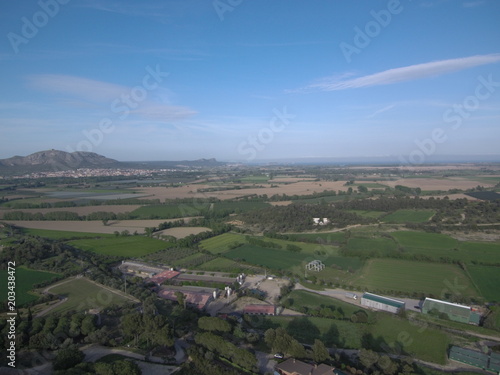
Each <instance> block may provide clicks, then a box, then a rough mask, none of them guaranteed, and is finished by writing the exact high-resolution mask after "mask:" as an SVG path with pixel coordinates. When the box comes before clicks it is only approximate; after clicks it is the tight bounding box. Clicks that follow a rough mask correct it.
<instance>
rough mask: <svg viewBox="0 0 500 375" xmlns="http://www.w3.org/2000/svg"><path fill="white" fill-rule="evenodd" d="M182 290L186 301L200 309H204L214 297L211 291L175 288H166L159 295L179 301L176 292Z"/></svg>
mask: <svg viewBox="0 0 500 375" xmlns="http://www.w3.org/2000/svg"><path fill="white" fill-rule="evenodd" d="M179 291H180V292H181V293H182V294H184V296H185V297H186V302H187V303H188V304H190V305H195V306H196V307H197V308H199V309H200V310H201V309H203V308H204V307H205V306H206V305H207V303H208V301H209V300H210V298H212V294H210V293H203V292H201V293H196V292H186V291H182V290H173V289H164V290H161V291H159V292H158V296H159V297H161V298H165V299H168V300H171V301H177V296H176V295H175V292H179Z"/></svg>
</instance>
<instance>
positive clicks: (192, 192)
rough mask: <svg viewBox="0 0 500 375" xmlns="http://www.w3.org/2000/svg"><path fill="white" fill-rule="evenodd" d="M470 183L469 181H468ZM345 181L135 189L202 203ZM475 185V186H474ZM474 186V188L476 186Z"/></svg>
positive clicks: (309, 190) (304, 191)
mask: <svg viewBox="0 0 500 375" xmlns="http://www.w3.org/2000/svg"><path fill="white" fill-rule="evenodd" d="M469 182H470V181H469ZM344 184H345V181H299V182H295V183H290V184H287V185H279V186H277V187H271V185H269V184H262V186H263V187H262V188H249V189H235V190H223V191H212V192H205V193H198V192H197V190H198V189H207V188H210V187H213V186H210V185H185V186H180V187H172V188H170V187H169V188H166V187H148V188H141V189H137V190H138V191H140V192H141V193H143V194H147V195H148V199H154V198H158V199H160V201H163V200H165V199H175V198H193V199H195V200H197V201H203V199H206V198H209V197H216V198H218V199H221V200H224V199H233V198H237V197H242V196H246V195H251V194H259V195H263V194H267V195H268V196H272V195H275V194H287V195H309V194H311V195H312V194H313V193H314V192H316V193H319V192H322V191H324V190H333V191H338V190H342V191H347V189H348V188H349V186H344ZM476 185H477V184H476ZM476 185H475V186H476Z"/></svg>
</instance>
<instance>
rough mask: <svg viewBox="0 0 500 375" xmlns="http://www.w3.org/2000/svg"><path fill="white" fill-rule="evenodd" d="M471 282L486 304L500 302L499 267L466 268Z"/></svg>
mask: <svg viewBox="0 0 500 375" xmlns="http://www.w3.org/2000/svg"><path fill="white" fill-rule="evenodd" d="M467 270H468V271H469V274H470V275H471V277H472V280H473V281H474V283H475V284H476V285H477V287H478V288H479V291H480V292H481V295H482V296H483V297H484V298H485V300H486V301H488V302H500V267H491V266H468V267H467Z"/></svg>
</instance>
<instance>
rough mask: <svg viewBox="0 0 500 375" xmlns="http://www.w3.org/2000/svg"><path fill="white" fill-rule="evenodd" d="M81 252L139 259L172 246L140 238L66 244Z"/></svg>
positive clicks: (79, 241)
mask: <svg viewBox="0 0 500 375" xmlns="http://www.w3.org/2000/svg"><path fill="white" fill-rule="evenodd" d="M68 243H69V244H70V245H72V246H74V247H77V248H79V249H82V250H87V251H92V252H95V253H98V254H103V255H112V256H118V257H132V258H133V257H140V256H143V255H147V254H150V253H154V252H156V251H159V250H162V249H165V248H167V247H170V246H173V244H171V243H168V242H165V241H161V240H157V239H153V238H149V237H142V236H120V237H115V238H110V237H106V238H101V239H93V238H90V239H81V240H74V241H69V242H68Z"/></svg>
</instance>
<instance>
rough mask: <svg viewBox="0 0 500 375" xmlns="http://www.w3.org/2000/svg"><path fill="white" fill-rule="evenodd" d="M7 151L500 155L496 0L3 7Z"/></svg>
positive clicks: (1, 115) (180, 155) (97, 2)
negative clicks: (52, 149)
mask: <svg viewBox="0 0 500 375" xmlns="http://www.w3.org/2000/svg"><path fill="white" fill-rule="evenodd" d="M0 29H1V32H0V35H1V36H2V39H1V43H0V65H1V71H2V85H1V86H0V158H7V157H10V156H13V155H27V154H30V153H32V152H36V151H40V150H45V149H51V148H54V149H60V150H65V151H92V152H97V153H99V154H103V155H105V156H108V157H112V158H116V159H118V160H181V159H197V158H210V157H215V158H217V159H219V160H226V161H248V162H249V161H259V160H269V159H283V158H303V157H347V158H352V157H370V156H374V157H379V156H393V157H398V158H399V159H400V160H401V161H409V162H415V163H417V162H425V161H428V160H429V159H431V158H432V157H434V156H440V155H457V154H462V155H477V154H480V155H493V154H497V155H498V154H500V147H499V144H500V142H499V141H500V126H499V125H500V2H498V1H496V0H463V1H459V0H434V1H432V0H422V1H419V0H400V1H397V0H390V1H361V0H360V1H326V0H324V1H316V2H310V1H306V0H303V1H298V0H275V1H269V0H167V1H165V0H162V1H141V2H139V1H119V0H89V1H83V0H41V1H22V2H20V1H16V2H2V5H0Z"/></svg>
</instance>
